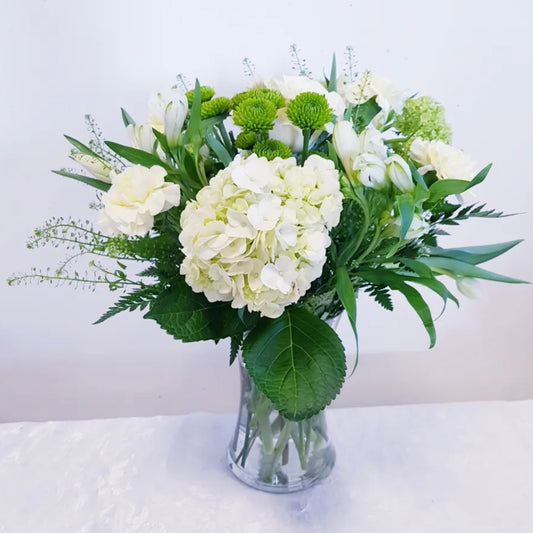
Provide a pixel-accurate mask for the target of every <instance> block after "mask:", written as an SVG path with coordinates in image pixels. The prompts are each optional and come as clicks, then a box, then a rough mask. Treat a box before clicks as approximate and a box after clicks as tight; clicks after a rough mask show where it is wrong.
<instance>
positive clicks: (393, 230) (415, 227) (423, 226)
mask: <svg viewBox="0 0 533 533" xmlns="http://www.w3.org/2000/svg"><path fill="white" fill-rule="evenodd" d="M401 225H402V219H401V217H396V218H395V219H394V220H391V222H390V223H389V224H388V225H387V227H386V229H385V232H384V234H385V235H386V236H388V237H399V236H400V228H401ZM429 227H430V226H429V222H428V221H427V220H425V219H424V218H422V217H421V216H420V215H418V214H417V213H415V214H414V216H413V220H412V222H411V225H410V226H409V229H408V230H407V233H406V234H405V237H404V239H405V240H411V239H416V238H418V237H421V236H422V235H424V234H425V233H427V232H428V231H429Z"/></svg>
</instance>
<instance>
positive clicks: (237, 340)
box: [229, 333, 244, 366]
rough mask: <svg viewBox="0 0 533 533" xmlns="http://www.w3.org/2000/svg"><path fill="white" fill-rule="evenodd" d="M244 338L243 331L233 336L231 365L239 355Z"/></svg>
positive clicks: (230, 356)
mask: <svg viewBox="0 0 533 533" xmlns="http://www.w3.org/2000/svg"><path fill="white" fill-rule="evenodd" d="M243 340H244V334H243V333H237V334H236V335H232V336H231V343H230V352H229V364H230V366H231V365H232V364H233V362H234V361H235V359H236V358H237V355H238V353H239V350H240V349H241V346H242V342H243Z"/></svg>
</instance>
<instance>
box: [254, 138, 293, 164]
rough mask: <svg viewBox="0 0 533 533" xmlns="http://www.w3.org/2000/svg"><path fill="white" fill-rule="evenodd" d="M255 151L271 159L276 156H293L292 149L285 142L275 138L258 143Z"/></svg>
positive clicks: (283, 157)
mask: <svg viewBox="0 0 533 533" xmlns="http://www.w3.org/2000/svg"><path fill="white" fill-rule="evenodd" d="M253 151H254V154H257V156H258V157H266V158H267V159H268V160H269V161H272V160H273V159H274V158H276V157H281V158H282V159H287V158H289V157H292V152H291V149H290V148H289V147H288V146H287V145H286V144H285V143H282V142H281V141H276V140H274V139H267V140H265V141H260V142H258V143H256V144H255V146H254V150H253Z"/></svg>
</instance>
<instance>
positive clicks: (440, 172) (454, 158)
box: [409, 138, 476, 181]
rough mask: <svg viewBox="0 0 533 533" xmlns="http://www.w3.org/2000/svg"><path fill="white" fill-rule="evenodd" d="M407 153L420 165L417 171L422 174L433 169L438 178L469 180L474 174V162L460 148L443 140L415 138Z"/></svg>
mask: <svg viewBox="0 0 533 533" xmlns="http://www.w3.org/2000/svg"><path fill="white" fill-rule="evenodd" d="M409 155H410V156H411V158H412V159H413V161H416V162H417V163H418V164H420V165H422V166H421V167H420V168H419V169H418V172H419V173H420V174H422V175H424V174H426V172H430V171H432V170H433V171H435V173H436V174H437V177H438V178H439V179H453V180H466V181H469V180H471V179H472V178H473V177H474V176H475V174H476V171H475V163H474V161H473V160H472V159H470V157H468V156H467V155H466V154H465V153H464V152H463V151H462V150H459V149H458V148H454V147H453V146H450V145H449V144H446V143H445V142H443V141H423V140H422V139H419V138H417V139H415V140H414V141H413V142H412V143H411V148H410V151H409Z"/></svg>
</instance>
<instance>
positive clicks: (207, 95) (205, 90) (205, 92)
mask: <svg viewBox="0 0 533 533" xmlns="http://www.w3.org/2000/svg"><path fill="white" fill-rule="evenodd" d="M185 96H186V98H187V102H189V107H191V106H192V101H193V98H194V89H193V90H190V91H187V92H186V93H185ZM213 96H215V89H213V87H208V86H207V85H202V86H201V87H200V97H201V99H202V102H207V101H208V100H211V98H213Z"/></svg>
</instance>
